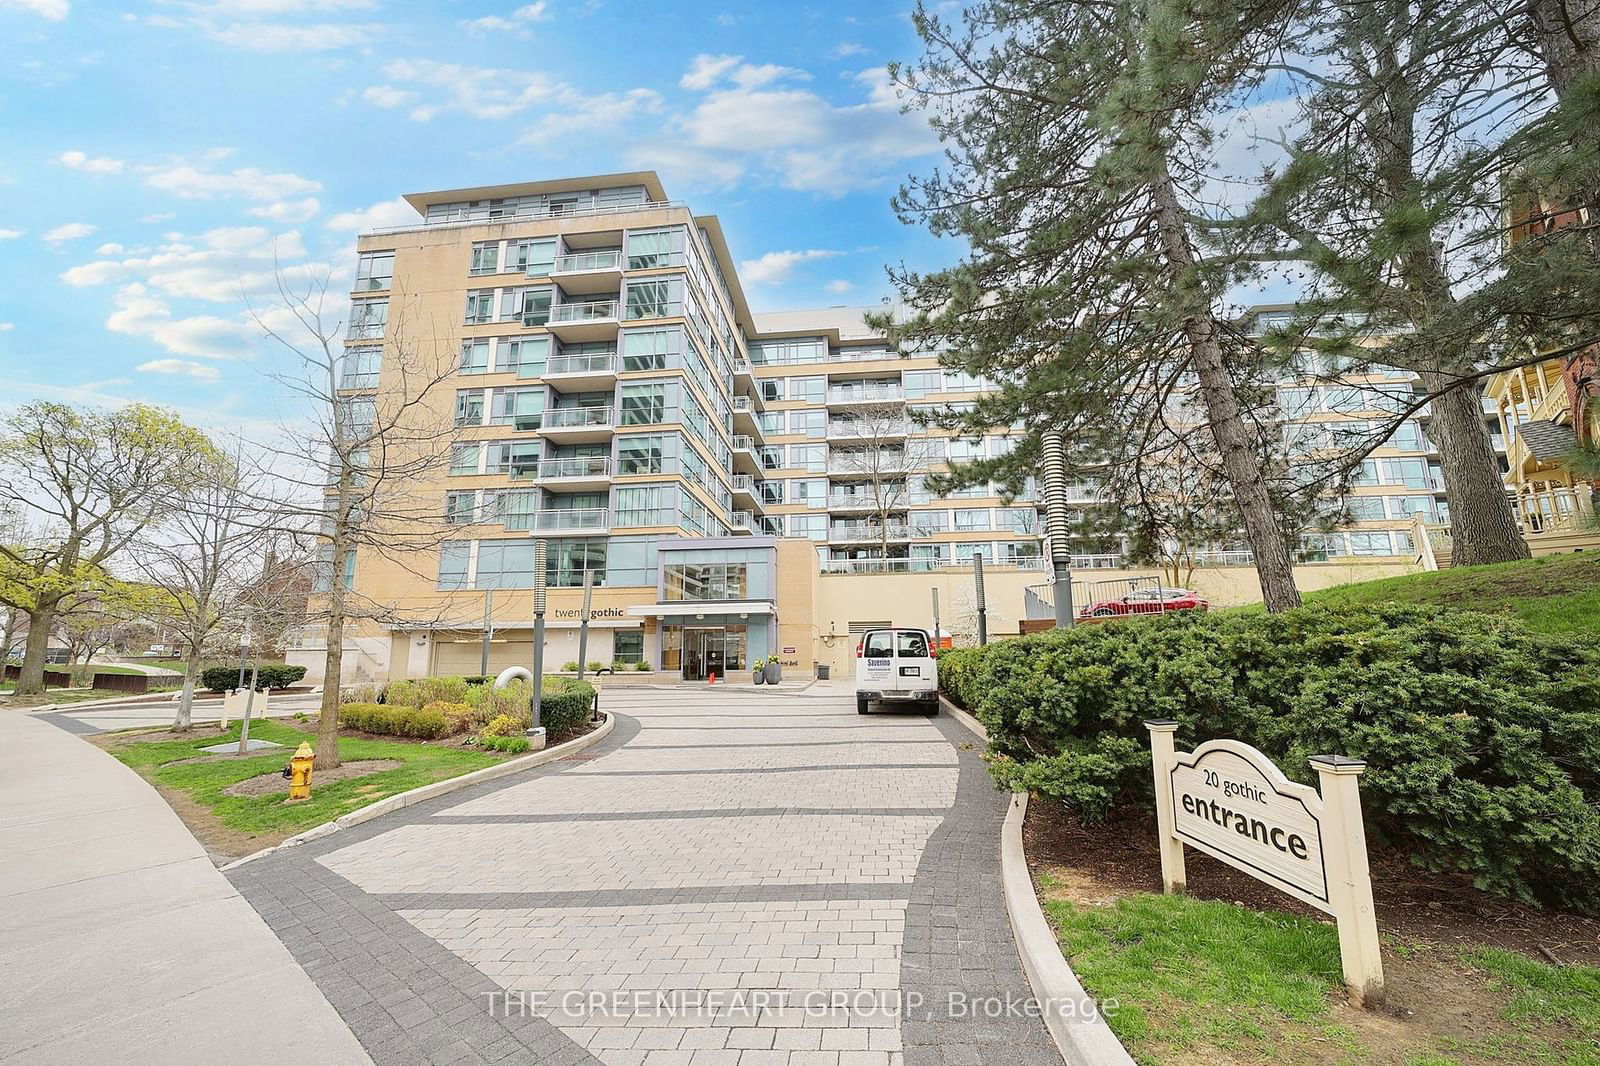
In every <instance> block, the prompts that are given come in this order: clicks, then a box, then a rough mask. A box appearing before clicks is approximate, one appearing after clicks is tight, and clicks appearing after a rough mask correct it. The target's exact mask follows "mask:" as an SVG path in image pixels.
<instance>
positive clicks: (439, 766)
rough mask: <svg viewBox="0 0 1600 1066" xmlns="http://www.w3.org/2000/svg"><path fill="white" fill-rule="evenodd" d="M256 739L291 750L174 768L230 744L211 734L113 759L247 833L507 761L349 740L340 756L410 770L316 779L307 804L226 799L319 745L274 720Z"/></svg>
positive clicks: (133, 748) (306, 821)
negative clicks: (230, 790) (392, 762)
mask: <svg viewBox="0 0 1600 1066" xmlns="http://www.w3.org/2000/svg"><path fill="white" fill-rule="evenodd" d="M250 736H251V737H252V738H254V739H258V740H272V741H276V742H277V743H279V744H283V745H284V747H283V748H277V749H273V750H271V751H269V752H266V753H264V754H260V755H250V756H246V757H244V758H227V759H218V760H215V761H207V762H198V763H186V764H182V765H174V764H175V763H179V762H180V761H181V760H185V759H193V758H196V757H197V756H200V755H201V754H202V753H201V752H200V751H199V749H200V748H202V747H205V746H207V745H210V744H218V743H221V742H222V741H223V739H225V738H223V737H218V736H217V735H216V734H209V735H208V736H206V737H197V738H195V739H193V740H175V741H164V742H160V743H132V744H129V745H128V746H126V747H123V748H121V749H119V750H115V751H113V752H112V754H114V755H115V756H116V757H117V758H118V759H121V760H122V761H123V762H124V763H126V764H127V765H129V766H131V767H132V768H133V769H135V770H137V771H138V772H139V773H140V774H142V775H144V777H146V778H148V779H149V780H151V781H153V782H155V783H156V784H159V785H161V786H163V787H165V788H171V789H175V790H179V791H182V792H186V793H187V794H188V795H189V797H190V798H191V799H193V800H194V801H195V802H197V803H199V804H201V805H202V806H205V807H207V808H209V809H210V811H211V813H212V814H214V815H216V817H217V818H218V819H219V820H220V821H221V822H222V823H223V824H224V825H225V826H227V827H228V828H230V829H235V830H239V831H240V832H245V833H261V832H284V833H294V832H298V831H300V830H302V829H309V828H311V827H312V826H314V825H320V824H322V823H323V822H327V821H331V820H332V819H334V818H337V817H339V816H340V815H342V814H347V813H349V812H350V811H353V810H355V809H356V808H358V807H365V806H366V805H367V804H369V803H373V802H375V801H377V800H380V799H383V798H385V797H386V796H393V795H395V794H396V793H400V792H405V791H407V790H408V789H413V788H417V787H419V786H421V785H427V784H431V783H432V782H434V781H442V780H445V779H446V778H450V777H459V776H460V775H461V774H465V773H470V772H471V771H473V770H479V769H482V768H483V767H485V766H492V765H494V764H495V763H497V762H500V761H502V758H501V757H499V756H496V755H490V754H485V753H483V752H479V751H470V750H464V749H461V748H449V747H442V746H437V745H431V744H404V743H399V742H395V741H384V740H358V739H353V738H349V737H342V738H340V740H339V758H340V760H341V761H343V762H354V761H356V760H358V759H398V760H400V761H401V762H402V763H404V764H405V765H403V766H398V767H395V768H394V769H392V770H384V771H380V772H378V773H374V774H367V775H365V776H362V777H352V778H347V779H345V780H343V781H334V782H332V783H329V784H324V785H318V784H317V783H316V779H315V777H314V776H313V778H312V786H311V799H309V800H307V801H306V802H304V803H295V804H289V803H286V802H285V797H284V796H283V795H275V796H225V795H223V794H222V791H223V789H225V788H227V787H228V786H229V785H232V784H234V783H236V782H239V781H243V780H245V779H246V778H251V777H255V776H257V775H258V774H265V773H272V772H274V771H276V770H278V769H280V768H281V767H282V766H283V764H284V763H285V762H287V761H288V758H289V755H290V753H291V752H292V751H293V750H294V749H295V748H296V747H297V746H298V745H299V744H300V742H301V741H303V740H308V741H311V742H312V746H313V747H315V737H314V736H313V735H312V734H309V733H306V732H304V731H302V730H299V729H295V728H293V727H291V726H287V725H283V724H281V723H279V722H274V721H271V720H268V721H256V722H253V723H251V726H250ZM227 737H231V738H232V739H233V740H234V741H236V742H237V741H238V739H239V726H238V725H237V724H235V725H234V726H233V727H232V728H231V729H230V730H229V731H228V734H227Z"/></svg>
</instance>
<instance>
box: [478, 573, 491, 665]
mask: <svg viewBox="0 0 1600 1066" xmlns="http://www.w3.org/2000/svg"><path fill="white" fill-rule="evenodd" d="M493 635H494V592H493V591H489V592H485V593H484V594H483V649H482V651H480V652H479V654H478V673H479V674H480V675H481V676H483V677H488V676H489V638H490V637H492V636H493Z"/></svg>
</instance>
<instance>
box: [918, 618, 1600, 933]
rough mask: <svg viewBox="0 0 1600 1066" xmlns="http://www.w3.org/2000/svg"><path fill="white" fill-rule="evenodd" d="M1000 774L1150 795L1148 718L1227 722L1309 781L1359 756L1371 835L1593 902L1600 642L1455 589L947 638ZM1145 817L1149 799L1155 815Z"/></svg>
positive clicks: (1046, 785)
mask: <svg viewBox="0 0 1600 1066" xmlns="http://www.w3.org/2000/svg"><path fill="white" fill-rule="evenodd" d="M939 681H940V685H941V687H943V688H944V689H945V690H946V691H947V692H948V693H949V695H950V696H951V697H952V698H953V699H954V700H956V701H957V702H958V703H961V704H962V705H964V706H966V707H967V708H969V709H971V710H972V711H973V712H974V713H975V714H976V715H977V717H978V718H979V719H980V720H981V721H982V722H983V724H984V726H985V727H986V728H987V729H988V730H989V737H990V745H989V756H988V758H989V764H990V769H991V772H992V773H993V774H994V776H995V779H996V781H997V782H998V783H999V784H1000V785H1001V786H1002V787H1005V788H1013V789H1023V790H1029V791H1033V792H1036V793H1039V794H1041V795H1043V796H1046V797H1049V798H1052V799H1056V800H1059V801H1061V802H1063V803H1065V804H1067V805H1068V806H1069V807H1071V808H1073V809H1075V810H1076V811H1077V812H1078V813H1079V814H1080V815H1081V816H1082V817H1084V818H1085V819H1087V820H1091V821H1093V820H1096V819H1099V818H1103V817H1104V816H1105V815H1106V814H1107V813H1108V812H1109V811H1110V810H1111V809H1113V808H1114V807H1118V806H1122V805H1126V804H1142V805H1143V806H1144V807H1146V808H1147V809H1149V810H1151V811H1153V810H1154V798H1153V793H1152V784H1151V775H1150V749H1149V740H1148V734H1147V732H1146V731H1145V729H1144V727H1143V724H1142V723H1143V721H1144V719H1147V718H1171V719H1175V720H1176V721H1177V722H1178V723H1179V729H1178V743H1179V746H1180V748H1189V747H1193V746H1194V745H1195V744H1197V743H1200V742H1201V741H1204V740H1209V739H1213V738H1217V737H1232V738H1235V739H1238V740H1242V741H1244V742H1245V743H1247V744H1251V745H1254V746H1255V747H1257V748H1260V749H1261V750H1262V751H1263V752H1265V753H1266V754H1267V755H1268V756H1270V757H1271V758H1272V759H1273V760H1274V761H1276V762H1277V763H1278V765H1279V767H1280V768H1282V770H1283V772H1284V773H1285V774H1287V775H1288V776H1289V777H1290V778H1292V779H1294V780H1297V781H1301V782H1304V783H1307V784H1313V785H1314V784H1316V773H1315V771H1313V770H1312V769H1311V767H1310V766H1309V765H1308V763H1307V761H1306V760H1307V759H1308V758H1309V757H1310V756H1312V755H1319V754H1337V755H1346V756H1352V757H1355V758H1360V759H1365V760H1366V761H1367V764H1368V768H1367V771H1366V773H1365V774H1364V775H1363V776H1362V778H1361V795H1362V805H1363V807H1364V809H1365V812H1366V819H1367V836H1368V839H1369V841H1371V842H1372V843H1373V844H1374V845H1378V846H1390V847H1394V848H1398V849H1401V850H1403V851H1405V852H1406V853H1408V854H1409V855H1410V857H1411V859H1412V861H1414V862H1415V863H1417V864H1418V865H1419V866H1422V867H1423V868H1425V869H1428V870H1434V871H1442V870H1460V871H1465V872H1466V873H1468V874H1470V875H1471V876H1472V878H1473V880H1474V882H1475V883H1476V884H1477V885H1478V887H1479V888H1481V889H1484V890H1486V891H1489V892H1494V893H1497V894H1500V895H1504V896H1510V897H1513V898H1516V899H1520V900H1524V901H1527V902H1543V903H1554V904H1557V905H1562V906H1568V907H1572V908H1575V909H1579V910H1583V911H1587V912H1590V913H1600V643H1597V642H1594V641H1569V640H1560V639H1555V638H1552V637H1549V636H1542V635H1536V634H1534V633H1532V632H1531V631H1529V630H1528V629H1527V628H1526V627H1524V626H1523V625H1522V624H1521V623H1519V622H1517V621H1515V620H1513V619H1510V618H1501V617H1497V616H1494V615H1488V614H1483V613H1478V612H1469V611H1462V610H1456V609H1452V608H1447V607H1432V606H1402V605H1398V604H1392V603H1385V604H1374V605H1368V606H1362V607H1343V608H1326V607H1305V608H1301V609H1299V610H1294V611H1287V612H1284V613H1282V614H1278V615H1265V614H1243V613H1232V612H1218V613H1212V614H1198V613H1188V612H1184V613H1175V614H1171V615H1165V616H1161V617H1157V618H1141V619H1128V620H1125V621H1117V622H1112V623H1108V624H1102V625H1089V626H1082V625H1080V626H1076V627H1073V628H1070V629H1061V630H1052V631H1048V632H1045V633H1040V634H1036V635H1033V636H1029V637H1023V638H1019V639H1016V640H1006V641H1002V642H999V643H996V644H991V645H989V646H988V647H986V648H983V649H958V650H954V651H950V652H945V653H943V654H942V655H940V656H939ZM1152 816H1153V815H1152Z"/></svg>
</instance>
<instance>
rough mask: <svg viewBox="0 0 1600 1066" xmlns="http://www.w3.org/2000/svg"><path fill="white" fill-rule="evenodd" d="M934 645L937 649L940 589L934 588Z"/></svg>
mask: <svg viewBox="0 0 1600 1066" xmlns="http://www.w3.org/2000/svg"><path fill="white" fill-rule="evenodd" d="M933 646H934V648H935V650H937V649H938V648H939V647H940V644H939V590H938V589H934V590H933Z"/></svg>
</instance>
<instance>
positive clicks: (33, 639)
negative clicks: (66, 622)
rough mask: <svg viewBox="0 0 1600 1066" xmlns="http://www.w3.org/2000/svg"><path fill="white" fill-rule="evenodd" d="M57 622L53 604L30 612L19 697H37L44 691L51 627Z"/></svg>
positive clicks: (19, 682) (18, 681)
mask: <svg viewBox="0 0 1600 1066" xmlns="http://www.w3.org/2000/svg"><path fill="white" fill-rule="evenodd" d="M55 620H56V605H55V604H53V603H52V604H49V605H48V606H46V605H43V604H41V605H40V606H38V607H35V608H34V609H33V610H31V611H29V612H28V643H27V645H26V647H25V648H24V649H23V652H22V673H21V676H19V677H18V678H17V687H16V690H15V691H16V694H17V695H18V696H37V695H38V694H39V693H41V692H43V691H44V657H45V655H46V653H47V652H48V651H49V650H50V627H51V626H52V625H54V624H55Z"/></svg>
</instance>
